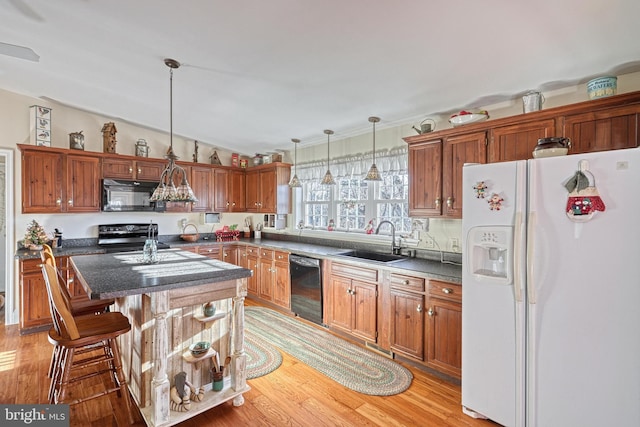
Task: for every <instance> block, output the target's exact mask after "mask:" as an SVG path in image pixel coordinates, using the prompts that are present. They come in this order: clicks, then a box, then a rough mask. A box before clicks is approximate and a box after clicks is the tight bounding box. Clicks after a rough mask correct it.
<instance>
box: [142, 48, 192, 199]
mask: <svg viewBox="0 0 640 427" xmlns="http://www.w3.org/2000/svg"><path fill="white" fill-rule="evenodd" d="M164 63H165V65H166V66H167V67H169V151H167V155H166V156H165V159H167V160H169V163H168V164H167V167H165V168H164V170H163V171H162V174H161V175H160V184H158V186H157V187H156V189H155V190H154V192H153V194H152V195H151V197H150V198H149V200H150V201H152V202H158V201H160V202H191V203H193V202H197V201H198V199H197V198H196V196H195V194H194V193H193V189H192V188H191V186H190V185H189V180H188V178H187V172H186V171H185V170H184V168H183V167H181V166H180V165H177V164H176V160H178V156H176V155H175V153H174V152H173V70H174V69H176V68H178V67H180V63H179V62H178V61H176V60H175V59H170V58H165V60H164ZM177 179H180V180H179V183H178V186H176V184H175V181H176V180H177Z"/></svg>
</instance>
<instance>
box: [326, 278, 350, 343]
mask: <svg viewBox="0 0 640 427" xmlns="http://www.w3.org/2000/svg"><path fill="white" fill-rule="evenodd" d="M331 298H332V300H333V304H332V305H331V326H332V327H336V328H339V329H342V330H344V331H346V332H351V325H352V321H351V319H352V314H351V313H352V307H353V297H352V295H351V279H346V278H343V277H331Z"/></svg>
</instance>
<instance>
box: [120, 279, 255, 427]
mask: <svg viewBox="0 0 640 427" xmlns="http://www.w3.org/2000/svg"><path fill="white" fill-rule="evenodd" d="M246 282H247V280H246V278H243V279H237V280H230V281H224V282H217V283H211V284H207V285H198V286H193V287H188V288H182V289H175V290H168V291H160V292H154V293H152V294H144V295H132V296H128V297H123V298H118V299H117V300H116V307H117V309H118V310H119V311H121V312H123V313H124V314H125V315H127V316H128V317H129V319H130V322H131V326H132V330H131V332H130V333H128V334H126V335H125V336H123V337H121V339H120V348H121V353H122V358H123V369H124V372H125V374H126V375H127V382H128V384H129V388H130V391H131V394H132V396H133V398H134V400H135V402H136V403H137V404H138V406H139V408H140V411H141V412H142V414H143V417H144V419H145V422H146V423H147V425H149V426H169V425H174V424H177V423H179V422H182V421H184V420H186V419H188V418H191V417H193V416H195V415H197V414H199V413H201V412H204V411H206V410H207V409H210V408H212V407H214V406H216V405H219V404H221V403H224V402H226V401H228V400H232V399H233V404H234V405H235V406H240V405H242V404H243V403H244V398H243V396H242V393H245V392H247V391H248V390H249V387H248V386H247V383H246V372H245V370H246V355H245V353H244V298H245V296H246ZM209 301H215V306H216V312H217V313H224V315H221V316H215V318H213V319H208V318H203V316H202V304H204V303H206V302H209ZM198 341H209V342H210V343H211V347H212V348H213V349H215V351H216V352H218V354H219V359H220V363H221V364H224V361H225V359H227V356H228V357H229V358H230V360H231V361H230V366H228V367H227V373H225V375H226V376H225V381H224V386H223V389H222V390H221V391H212V390H211V374H210V368H211V367H212V362H211V358H209V357H203V358H202V359H196V360H194V359H193V358H191V357H184V356H183V355H184V353H185V352H188V348H189V345H191V344H193V343H196V342H198ZM179 372H185V373H186V374H187V380H188V381H189V382H190V383H191V384H193V385H194V386H195V387H196V388H199V387H204V389H205V393H204V399H203V400H202V401H200V402H196V401H193V400H192V401H191V407H190V409H189V411H186V412H177V411H172V410H170V389H171V387H173V385H174V377H175V375H176V374H178V373H179Z"/></svg>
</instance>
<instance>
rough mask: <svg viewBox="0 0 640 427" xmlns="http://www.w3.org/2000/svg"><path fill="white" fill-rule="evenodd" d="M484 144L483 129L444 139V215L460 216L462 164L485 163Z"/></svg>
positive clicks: (485, 148)
mask: <svg viewBox="0 0 640 427" xmlns="http://www.w3.org/2000/svg"><path fill="white" fill-rule="evenodd" d="M486 144H487V134H486V132H485V131H482V132H474V133H470V134H466V135H458V136H450V137H448V138H447V139H445V143H444V150H443V156H442V158H443V162H442V174H443V177H444V183H443V184H444V185H443V189H442V196H443V199H444V204H443V209H444V210H443V215H444V216H447V217H451V218H462V166H463V165H464V164H465V163H486V161H487V145H486Z"/></svg>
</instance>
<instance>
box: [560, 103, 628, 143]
mask: <svg viewBox="0 0 640 427" xmlns="http://www.w3.org/2000/svg"><path fill="white" fill-rule="evenodd" d="M639 113H640V105H628V106H624V107H614V108H607V109H604V110H598V111H589V112H584V113H579V114H567V115H566V116H564V124H563V136H564V137H567V138H569V139H570V140H571V148H570V149H569V154H578V153H591V152H594V151H604V150H617V149H621V148H632V147H637V146H638V143H639V142H640V138H639V132H638V124H639V123H638V114H639Z"/></svg>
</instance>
